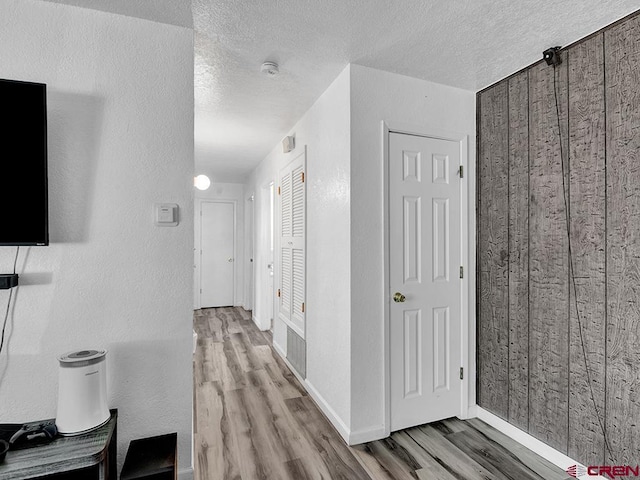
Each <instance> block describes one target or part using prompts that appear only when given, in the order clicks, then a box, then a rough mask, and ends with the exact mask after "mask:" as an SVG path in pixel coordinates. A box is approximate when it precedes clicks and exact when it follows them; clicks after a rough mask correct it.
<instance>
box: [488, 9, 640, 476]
mask: <svg viewBox="0 0 640 480" xmlns="http://www.w3.org/2000/svg"><path fill="white" fill-rule="evenodd" d="M561 58H562V60H563V62H562V64H561V65H559V66H558V67H557V68H556V69H555V70H554V68H553V67H552V66H548V65H547V64H546V63H545V62H539V63H537V64H535V65H532V66H531V67H529V68H527V69H525V70H522V71H520V72H519V73H517V74H515V75H513V76H511V77H509V78H507V79H505V80H502V81H501V82H499V83H497V84H495V85H493V86H491V87H489V88H487V89H485V90H483V91H481V92H479V93H478V101H477V108H478V168H477V172H478V210H477V215H478V218H477V220H478V232H477V238H478V251H477V254H478V257H477V261H478V279H477V280H478V306H477V307H478V311H477V316H478V317H477V325H478V332H477V339H478V345H477V362H478V385H477V391H478V404H479V405H480V406H481V407H483V408H485V409H487V410H489V411H491V412H493V413H495V414H496V415H498V416H500V417H502V418H505V419H506V420H507V421H509V422H510V423H512V424H514V425H515V426H517V427H519V428H521V429H522V430H524V431H527V432H528V433H530V434H531V435H533V436H535V437H536V438H538V439H540V440H542V441H544V442H546V443H547V444H549V445H551V446H552V447H554V448H556V449H558V450H560V451H561V452H563V453H566V454H568V455H569V456H571V457H572V458H574V459H576V460H578V461H580V462H583V463H585V464H588V465H599V464H603V463H609V464H614V465H624V464H629V465H634V466H635V465H636V464H639V463H640V429H638V428H637V425H638V422H639V421H640V420H639V419H640V134H638V132H640V14H634V15H632V16H630V17H628V18H626V19H624V20H623V21H620V22H617V23H616V24H614V25H612V26H609V27H606V28H605V29H603V30H602V31H600V32H598V33H596V34H594V35H591V36H589V37H588V38H586V39H584V40H583V41H580V42H577V43H576V44H574V45H571V46H570V47H569V48H567V49H564V50H562V52H561ZM554 80H555V82H554ZM554 88H555V91H556V92H557V94H558V104H557V106H556V100H555V95H554ZM557 110H559V118H558V112H557ZM560 139H562V143H560ZM562 162H564V174H565V175H564V186H563V163H562ZM569 235H570V239H571V241H569ZM570 249H571V254H572V255H571V256H570V255H569V250H570ZM574 282H575V287H574ZM574 288H575V291H574ZM603 428H605V429H606V432H607V439H608V442H609V444H610V447H611V451H610V452H609V451H607V448H606V445H605V441H604V435H603V432H602V430H603Z"/></svg>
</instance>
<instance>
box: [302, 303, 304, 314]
mask: <svg viewBox="0 0 640 480" xmlns="http://www.w3.org/2000/svg"><path fill="white" fill-rule="evenodd" d="M302 313H304V302H302Z"/></svg>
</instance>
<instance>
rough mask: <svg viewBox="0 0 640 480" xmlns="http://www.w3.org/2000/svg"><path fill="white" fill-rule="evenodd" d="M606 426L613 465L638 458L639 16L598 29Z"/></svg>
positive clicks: (639, 383) (633, 463)
mask: <svg viewBox="0 0 640 480" xmlns="http://www.w3.org/2000/svg"><path fill="white" fill-rule="evenodd" d="M605 59H606V60H605V61H606V119H607V132H606V134H607V174H606V175H607V215H608V217H607V298H608V302H607V343H606V345H607V359H606V361H607V370H606V375H607V386H606V388H607V390H606V402H607V407H606V411H607V413H606V415H607V416H606V429H607V434H608V438H609V441H610V443H611V447H612V449H613V458H609V461H610V462H615V464H618V465H624V464H626V463H629V464H631V465H636V464H637V463H638V462H639V461H640V458H639V457H640V454H639V453H638V452H640V433H639V429H638V423H639V422H640V153H639V152H640V17H638V16H634V17H632V18H630V19H628V20H626V21H625V22H623V23H620V24H618V25H616V26H614V27H613V28H611V29H610V30H608V31H606V32H605Z"/></svg>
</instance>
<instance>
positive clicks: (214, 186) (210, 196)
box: [193, 171, 249, 308]
mask: <svg viewBox="0 0 640 480" xmlns="http://www.w3.org/2000/svg"><path fill="white" fill-rule="evenodd" d="M200 173H202V172H201V171H198V174H200ZM205 174H206V175H207V176H208V177H209V178H215V177H214V176H213V174H212V173H210V172H205ZM203 200H214V201H216V200H218V201H222V200H231V201H233V202H235V203H236V232H235V248H236V257H235V286H234V295H233V296H234V305H236V306H244V305H245V304H246V303H245V297H244V291H245V286H244V276H245V264H246V263H248V261H249V260H248V259H247V258H246V257H247V252H246V251H245V247H244V244H245V235H244V229H245V220H244V217H245V198H244V188H243V185H242V184H241V183H211V186H210V187H209V188H208V189H207V190H204V191H202V190H197V189H196V190H195V208H194V214H195V217H194V218H195V221H194V232H195V236H194V241H195V243H194V250H193V251H194V259H193V262H194V267H195V268H194V273H195V275H194V280H193V281H194V289H193V293H194V304H193V305H194V308H200V295H199V292H200V274H201V272H200V256H199V252H200V248H201V241H202V239H201V237H200V227H201V224H200V204H201V202H202V201H203Z"/></svg>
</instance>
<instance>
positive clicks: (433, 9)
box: [48, 0, 640, 181]
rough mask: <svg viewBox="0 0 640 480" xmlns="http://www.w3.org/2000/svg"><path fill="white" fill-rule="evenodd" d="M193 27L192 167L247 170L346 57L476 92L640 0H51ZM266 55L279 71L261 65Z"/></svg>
mask: <svg viewBox="0 0 640 480" xmlns="http://www.w3.org/2000/svg"><path fill="white" fill-rule="evenodd" d="M48 1H55V2H58V3H68V4H73V5H79V6H84V7H87V8H94V9H98V10H104V11H109V12H112V13H120V14H123V15H130V16H135V17H140V18H147V19H150V20H153V21H158V22H163V23H170V24H173V25H178V26H185V27H190V26H191V23H190V18H189V15H190V13H189V7H190V5H189V4H190V3H192V6H191V7H192V13H193V28H194V36H195V105H196V108H195V122H196V123H195V145H196V148H195V155H196V158H195V161H196V170H207V171H209V172H211V173H213V174H214V178H213V181H242V179H243V178H244V177H245V176H246V174H247V173H248V172H250V170H251V169H252V168H253V167H255V165H256V164H257V163H258V162H259V161H260V160H262V158H264V157H265V156H266V155H267V154H268V152H269V151H271V149H272V148H273V147H274V146H276V145H277V144H278V143H279V142H280V140H281V139H282V137H283V136H284V135H286V133H287V131H288V130H289V129H290V128H291V127H292V126H293V125H294V124H295V122H296V121H297V120H298V119H299V118H300V117H301V116H302V114H303V113H304V112H305V111H306V110H308V109H309V107H310V106H311V105H312V104H313V102H314V101H315V100H316V99H317V98H318V97H319V96H320V94H321V93H322V92H323V91H324V90H325V89H326V88H327V87H328V85H329V84H330V83H331V81H332V80H333V79H334V78H335V77H336V76H337V75H338V74H339V73H340V72H341V71H342V69H343V68H344V67H345V66H346V65H347V64H348V63H350V62H351V63H357V64H360V65H365V66H369V67H373V68H378V69H381V70H388V71H391V72H396V73H401V74H404V75H409V76H412V77H417V78H423V79H426V80H431V81H434V82H438V83H443V84H447V85H451V86H455V87H459V88H463V89H467V90H472V91H477V90H479V89H481V88H483V87H485V86H487V85H490V84H492V83H494V82H496V81H497V80H499V79H501V78H503V77H505V76H507V75H509V74H511V73H513V72H515V71H517V70H519V69H520V68H523V67H525V66H527V65H529V64H531V63H533V62H535V61H537V60H539V59H541V58H542V51H543V50H544V49H546V48H548V47H551V46H556V45H560V46H565V45H567V44H569V43H571V42H574V41H576V40H578V39H580V38H582V37H584V36H586V35H588V34H589V33H592V32H594V31H596V30H598V29H599V28H601V27H603V26H605V25H607V24H609V23H611V22H613V21H615V20H617V19H619V18H621V17H623V16H624V15H626V14H628V13H631V12H633V11H635V10H637V9H639V8H640V2H639V1H638V0H564V1H558V0H538V1H531V0H520V1H514V0H403V1H398V0H251V1H239V0H193V1H192V2H190V1H189V0H180V1H176V0H48ZM265 60H271V61H276V62H277V63H278V64H279V65H280V72H281V73H280V75H279V76H277V77H275V78H270V77H266V76H264V75H262V74H261V73H260V65H261V64H262V62H264V61H265Z"/></svg>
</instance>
